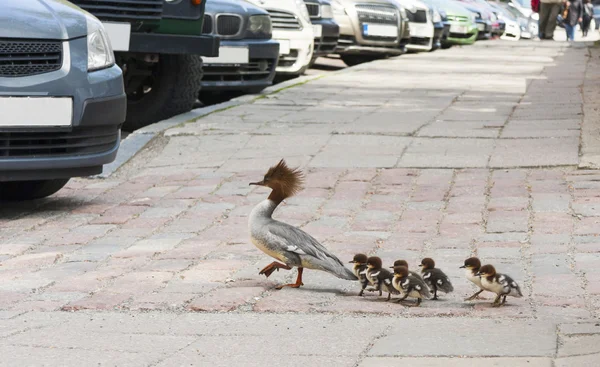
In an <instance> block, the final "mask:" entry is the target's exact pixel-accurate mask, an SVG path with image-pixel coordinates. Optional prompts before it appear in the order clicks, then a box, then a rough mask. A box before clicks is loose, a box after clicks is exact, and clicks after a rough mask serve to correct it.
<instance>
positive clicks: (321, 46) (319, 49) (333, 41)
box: [315, 37, 338, 54]
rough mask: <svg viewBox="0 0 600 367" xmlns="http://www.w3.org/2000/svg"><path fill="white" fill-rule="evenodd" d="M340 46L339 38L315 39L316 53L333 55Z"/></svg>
mask: <svg viewBox="0 0 600 367" xmlns="http://www.w3.org/2000/svg"><path fill="white" fill-rule="evenodd" d="M337 44H338V38H337V37H323V38H322V39H321V38H315V53H320V54H322V53H331V52H333V51H335V48H336V46H337Z"/></svg>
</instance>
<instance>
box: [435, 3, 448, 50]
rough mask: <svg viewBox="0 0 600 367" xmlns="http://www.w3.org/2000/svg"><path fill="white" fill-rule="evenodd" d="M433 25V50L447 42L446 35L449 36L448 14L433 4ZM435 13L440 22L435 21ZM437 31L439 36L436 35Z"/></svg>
mask: <svg viewBox="0 0 600 367" xmlns="http://www.w3.org/2000/svg"><path fill="white" fill-rule="evenodd" d="M432 9H433V22H434V23H433V27H434V31H435V32H434V36H433V43H434V45H435V47H434V48H433V49H434V50H437V49H438V48H441V47H442V44H443V43H447V41H448V37H449V36H450V26H451V24H450V21H449V20H448V16H447V15H446V12H445V11H444V10H443V9H440V8H438V7H437V6H434V7H433V8H432ZM436 13H437V14H438V15H439V19H440V22H439V23H438V22H436V19H437V18H436ZM438 33H439V36H438Z"/></svg>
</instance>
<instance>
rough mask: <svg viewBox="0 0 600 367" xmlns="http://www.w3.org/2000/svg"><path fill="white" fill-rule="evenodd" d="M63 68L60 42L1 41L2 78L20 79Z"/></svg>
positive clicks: (0, 67)
mask: <svg viewBox="0 0 600 367" xmlns="http://www.w3.org/2000/svg"><path fill="white" fill-rule="evenodd" d="M61 66H62V43H61V42H60V41H14V40H2V39H0V76H3V77H19V76H29V75H36V74H43V73H49V72H51V71H55V70H58V69H60V68H61Z"/></svg>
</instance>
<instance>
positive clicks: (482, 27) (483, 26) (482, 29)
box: [477, 23, 485, 31]
mask: <svg viewBox="0 0 600 367" xmlns="http://www.w3.org/2000/svg"><path fill="white" fill-rule="evenodd" d="M477 29H478V30H480V31H485V24H483V23H478V24H477Z"/></svg>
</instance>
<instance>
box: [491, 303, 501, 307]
mask: <svg viewBox="0 0 600 367" xmlns="http://www.w3.org/2000/svg"><path fill="white" fill-rule="evenodd" d="M500 306H502V305H501V304H500V303H497V302H494V303H492V307H500Z"/></svg>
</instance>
